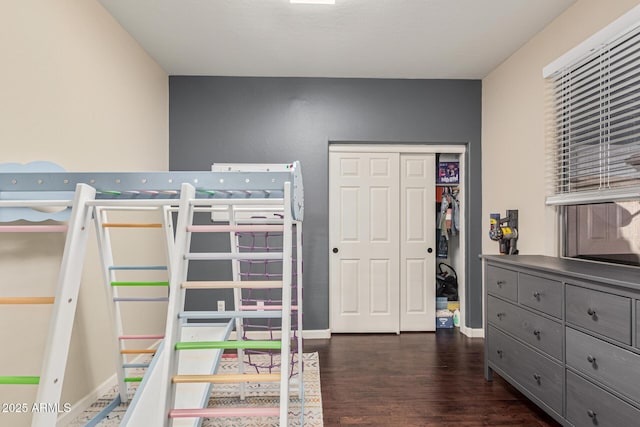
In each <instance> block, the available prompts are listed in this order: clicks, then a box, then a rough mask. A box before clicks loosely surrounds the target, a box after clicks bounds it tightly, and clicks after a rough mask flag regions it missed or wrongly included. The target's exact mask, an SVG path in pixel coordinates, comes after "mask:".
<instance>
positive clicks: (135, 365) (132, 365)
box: [122, 363, 149, 369]
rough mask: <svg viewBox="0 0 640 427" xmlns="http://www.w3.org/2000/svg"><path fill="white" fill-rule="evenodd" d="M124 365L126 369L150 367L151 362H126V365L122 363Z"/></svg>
mask: <svg viewBox="0 0 640 427" xmlns="http://www.w3.org/2000/svg"><path fill="white" fill-rule="evenodd" d="M122 367H123V368H125V369H133V368H148V367H149V364H148V363H125V364H124V365H122Z"/></svg>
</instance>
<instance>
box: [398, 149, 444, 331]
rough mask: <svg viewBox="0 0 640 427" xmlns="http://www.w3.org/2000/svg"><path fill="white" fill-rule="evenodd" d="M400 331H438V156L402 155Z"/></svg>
mask: <svg viewBox="0 0 640 427" xmlns="http://www.w3.org/2000/svg"><path fill="white" fill-rule="evenodd" d="M400 163H401V167H400V175H401V178H400V193H401V197H400V198H401V200H400V211H401V212H400V218H401V219H400V239H401V244H400V330H402V331H434V330H435V298H436V292H435V271H436V265H435V262H436V253H435V250H434V249H435V224H436V218H435V206H436V205H435V156H434V155H433V154H402V155H401V156H400Z"/></svg>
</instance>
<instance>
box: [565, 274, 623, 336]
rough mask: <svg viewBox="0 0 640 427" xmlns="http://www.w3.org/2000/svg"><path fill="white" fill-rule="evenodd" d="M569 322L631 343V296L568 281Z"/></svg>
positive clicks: (567, 307) (567, 312)
mask: <svg viewBox="0 0 640 427" xmlns="http://www.w3.org/2000/svg"><path fill="white" fill-rule="evenodd" d="M566 316H567V322H568V323H573V324H574V325H577V326H582V327H583V328H586V329H589V330H590V331H593V332H596V333H599V334H602V335H604V336H606V337H609V338H611V339H614V340H618V341H620V342H622V343H624V344H631V299H630V298H626V297H622V296H618V295H612V294H608V293H605V292H599V291H594V290H592V289H586V288H581V287H578V286H573V285H567V287H566Z"/></svg>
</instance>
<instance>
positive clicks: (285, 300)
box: [280, 182, 293, 427]
mask: <svg viewBox="0 0 640 427" xmlns="http://www.w3.org/2000/svg"><path fill="white" fill-rule="evenodd" d="M283 213H284V221H283V222H284V223H283V226H284V229H283V232H282V336H281V340H282V349H281V351H280V377H281V379H280V426H281V427H282V426H287V425H288V420H289V399H290V397H289V365H290V360H291V352H290V349H291V277H292V274H291V271H292V263H293V256H292V248H291V246H292V242H293V239H292V233H293V222H292V218H291V215H292V212H291V183H290V182H285V184H284V212H283Z"/></svg>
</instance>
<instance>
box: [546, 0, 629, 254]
mask: <svg viewBox="0 0 640 427" xmlns="http://www.w3.org/2000/svg"><path fill="white" fill-rule="evenodd" d="M629 14H631V15H634V16H632V17H631V18H630V17H629V16H627V15H629ZM629 14H627V15H625V17H623V18H621V19H620V20H618V21H616V22H615V23H614V24H612V26H610V27H608V28H607V29H605V30H603V31H602V32H600V33H598V34H596V35H595V36H594V37H593V38H592V39H590V40H587V41H586V42H585V43H584V44H583V45H581V46H579V47H578V48H579V49H578V48H576V49H578V50H580V49H581V50H582V51H584V52H585V53H584V54H582V55H580V54H578V53H577V52H578V50H576V49H574V50H573V51H570V52H569V53H568V54H567V55H565V56H566V58H560V59H559V60H558V61H555V62H554V63H552V64H550V66H549V67H546V68H545V70H544V74H545V77H546V79H547V82H548V87H549V89H550V92H549V95H550V96H549V101H550V102H549V106H548V112H549V115H548V119H549V120H548V127H547V137H548V138H547V139H548V147H547V152H548V154H549V166H550V168H549V171H550V173H549V177H550V178H551V179H550V186H549V187H550V195H549V197H547V204H549V205H559V206H561V208H560V209H559V212H561V216H562V219H563V224H564V231H563V233H561V234H562V235H561V242H562V252H563V253H562V254H563V255H564V256H568V257H575V258H584V259H590V260H597V261H606V262H615V263H623V264H630V265H638V266H640V202H639V200H640V27H639V26H638V25H637V22H638V21H639V20H640V19H638V16H640V8H635V9H633V10H632V11H631V12H630V13H629ZM629 22H632V23H634V24H633V26H631V27H629V25H628V23H629ZM623 24H624V25H626V27H625V29H624V31H622V32H620V31H618V33H617V35H615V36H613V37H612V36H611V34H612V32H614V30H615V28H617V27H620V26H622V25H623ZM612 27H613V29H612ZM604 37H607V39H606V40H603V38H604ZM589 45H591V46H589ZM567 58H568V59H567Z"/></svg>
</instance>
